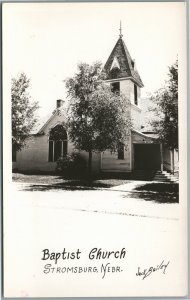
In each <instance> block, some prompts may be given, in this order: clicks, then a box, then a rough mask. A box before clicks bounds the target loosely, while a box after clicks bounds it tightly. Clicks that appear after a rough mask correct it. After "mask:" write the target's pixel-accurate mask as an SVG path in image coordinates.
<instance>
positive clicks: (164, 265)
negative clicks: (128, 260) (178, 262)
mask: <svg viewBox="0 0 190 300" xmlns="http://www.w3.org/2000/svg"><path fill="white" fill-rule="evenodd" d="M169 263H170V261H168V262H167V263H165V262H164V260H163V261H162V262H161V264H159V265H157V266H154V267H149V268H147V269H144V270H141V269H140V267H138V271H137V273H136V276H142V279H145V278H147V277H148V276H150V275H151V274H153V273H154V272H157V271H161V272H162V273H163V274H165V273H166V269H167V267H168V265H169Z"/></svg>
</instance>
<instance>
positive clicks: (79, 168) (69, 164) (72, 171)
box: [56, 153, 86, 178]
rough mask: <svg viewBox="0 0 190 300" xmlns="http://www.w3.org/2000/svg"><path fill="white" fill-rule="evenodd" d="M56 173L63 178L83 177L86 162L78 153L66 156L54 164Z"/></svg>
mask: <svg viewBox="0 0 190 300" xmlns="http://www.w3.org/2000/svg"><path fill="white" fill-rule="evenodd" d="M56 164H57V165H56V171H57V172H58V173H60V174H61V175H63V176H64V177H79V178H81V177H85V176H86V162H85V160H84V158H82V157H81V155H80V154H79V153H72V154H67V156H65V157H60V158H59V159H58V160H57V162H56Z"/></svg>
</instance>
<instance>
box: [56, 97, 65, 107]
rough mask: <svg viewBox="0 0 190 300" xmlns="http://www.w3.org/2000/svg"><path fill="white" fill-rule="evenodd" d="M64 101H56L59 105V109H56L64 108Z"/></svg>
mask: <svg viewBox="0 0 190 300" xmlns="http://www.w3.org/2000/svg"><path fill="white" fill-rule="evenodd" d="M64 102H65V101H64V100H61V99H58V100H57V101H56V105H57V107H56V108H60V107H62V106H63V104H64Z"/></svg>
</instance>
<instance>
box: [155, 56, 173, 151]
mask: <svg viewBox="0 0 190 300" xmlns="http://www.w3.org/2000/svg"><path fill="white" fill-rule="evenodd" d="M168 77H169V78H168V80H167V81H166V86H165V87H164V88H162V89H159V90H158V91H157V92H156V93H155V95H154V96H152V97H151V99H152V100H153V102H154V104H155V107H154V108H153V110H154V112H155V113H156V120H154V121H152V125H153V127H154V129H155V131H156V132H157V133H158V135H159V139H160V141H161V142H162V143H163V144H165V145H166V146H167V147H168V148H169V149H176V150H177V149H178V61H177V60H176V62H175V63H174V64H173V65H172V66H170V67H169V74H168Z"/></svg>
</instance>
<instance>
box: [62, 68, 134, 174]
mask: <svg viewBox="0 0 190 300" xmlns="http://www.w3.org/2000/svg"><path fill="white" fill-rule="evenodd" d="M104 79H105V74H104V72H103V71H102V69H101V63H99V62H98V63H95V64H93V65H91V66H90V65H88V64H85V63H81V64H79V65H78V73H76V74H75V76H74V77H73V78H69V79H67V80H66V88H67V90H68V96H69V98H70V103H69V109H68V132H69V137H70V139H71V141H72V142H73V143H74V144H75V146H76V148H78V149H79V150H85V151H87V152H88V153H89V159H88V170H89V175H90V176H91V169H92V153H93V151H105V150H106V149H110V150H111V151H116V150H117V149H118V146H119V144H120V143H124V142H125V140H126V137H127V135H128V134H129V130H130V128H131V119H130V105H129V101H128V100H127V99H126V98H125V97H124V96H123V95H119V94H117V93H113V92H112V91H111V88H110V86H109V85H108V84H106V83H105V81H104ZM90 176H89V177H90Z"/></svg>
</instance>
